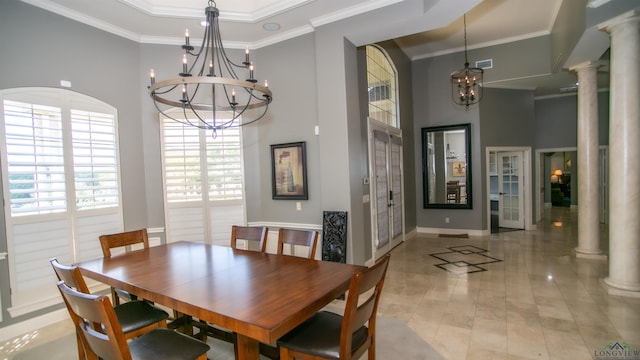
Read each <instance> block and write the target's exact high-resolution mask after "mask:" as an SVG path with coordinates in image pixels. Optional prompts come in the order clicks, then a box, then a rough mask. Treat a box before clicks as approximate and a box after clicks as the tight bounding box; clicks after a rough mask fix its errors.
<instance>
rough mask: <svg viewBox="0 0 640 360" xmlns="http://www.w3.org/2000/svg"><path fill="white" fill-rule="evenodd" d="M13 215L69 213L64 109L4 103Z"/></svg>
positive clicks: (6, 161) (6, 101)
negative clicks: (65, 162)
mask: <svg viewBox="0 0 640 360" xmlns="http://www.w3.org/2000/svg"><path fill="white" fill-rule="evenodd" d="M4 128H5V134H6V136H5V149H6V150H5V154H6V160H5V163H6V164H7V168H8V170H7V175H8V177H7V181H8V185H9V187H8V190H9V194H10V195H9V197H8V198H9V199H10V200H9V202H10V204H11V216H25V215H37V214H48V213H52V212H61V211H65V210H66V198H65V179H64V157H63V149H62V109H61V108H59V107H51V106H43V105H37V104H30V103H25V102H19V101H10V100H5V102H4Z"/></svg>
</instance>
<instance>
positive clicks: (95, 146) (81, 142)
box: [71, 110, 120, 210]
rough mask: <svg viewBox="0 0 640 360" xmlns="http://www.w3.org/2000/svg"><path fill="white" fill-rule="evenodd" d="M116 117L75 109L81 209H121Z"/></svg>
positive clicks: (73, 122)
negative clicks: (116, 207)
mask: <svg viewBox="0 0 640 360" xmlns="http://www.w3.org/2000/svg"><path fill="white" fill-rule="evenodd" d="M115 131H116V124H115V116H114V115H113V114H102V113H97V112H90V111H80V110H71V138H72V141H73V165H74V172H73V173H74V177H75V179H74V180H75V187H76V204H77V206H78V210H87V209H98V208H104V207H113V206H118V205H119V202H120V199H119V195H118V156H117V155H118V154H117V149H116V132H115Z"/></svg>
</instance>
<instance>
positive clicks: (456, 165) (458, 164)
mask: <svg viewBox="0 0 640 360" xmlns="http://www.w3.org/2000/svg"><path fill="white" fill-rule="evenodd" d="M452 165H453V166H452V167H451V172H452V176H455V177H461V176H467V164H465V163H464V162H462V161H454V162H453V164H452Z"/></svg>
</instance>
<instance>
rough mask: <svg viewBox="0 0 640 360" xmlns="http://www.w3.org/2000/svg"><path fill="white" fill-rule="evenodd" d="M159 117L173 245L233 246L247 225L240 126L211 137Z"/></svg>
mask: <svg viewBox="0 0 640 360" xmlns="http://www.w3.org/2000/svg"><path fill="white" fill-rule="evenodd" d="M160 116H161V118H160V121H161V124H162V127H161V128H162V157H163V175H164V191H165V225H166V227H167V229H166V230H167V239H168V241H169V242H171V241H176V240H188V241H196V242H205V243H210V244H218V245H228V244H229V239H230V237H231V226H232V225H234V224H244V222H245V220H244V219H245V211H244V189H243V178H242V146H241V130H240V128H237V127H236V128H228V129H224V130H220V131H217V132H215V133H212V131H211V130H206V129H199V128H196V127H192V126H188V125H185V124H182V123H179V122H176V121H173V120H171V119H167V118H164V117H163V116H162V115H160ZM223 116H224V114H223V113H218V114H217V117H218V118H221V117H223ZM194 122H195V120H194Z"/></svg>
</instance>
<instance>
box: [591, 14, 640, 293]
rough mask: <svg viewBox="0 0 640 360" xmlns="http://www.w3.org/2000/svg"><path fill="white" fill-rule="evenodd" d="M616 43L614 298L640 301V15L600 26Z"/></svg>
mask: <svg viewBox="0 0 640 360" xmlns="http://www.w3.org/2000/svg"><path fill="white" fill-rule="evenodd" d="M599 28H600V29H601V30H605V31H607V32H608V33H609V37H610V39H611V84H610V89H611V90H610V91H611V93H610V96H611V100H610V115H609V179H610V180H609V276H608V277H607V278H605V279H604V283H605V284H606V285H607V289H608V291H609V293H610V294H616V295H623V296H638V297H640V140H638V139H640V101H638V99H640V85H639V84H638V82H639V79H640V10H638V9H636V10H633V11H630V12H627V13H625V14H622V15H620V16H618V17H616V18H613V19H611V20H609V21H607V22H605V23H603V24H601V25H600V26H599Z"/></svg>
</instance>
